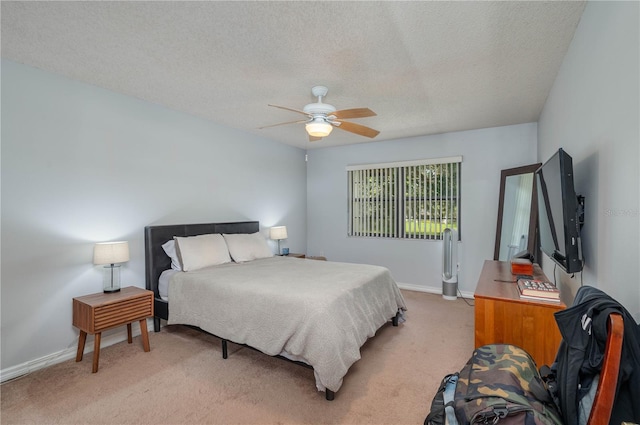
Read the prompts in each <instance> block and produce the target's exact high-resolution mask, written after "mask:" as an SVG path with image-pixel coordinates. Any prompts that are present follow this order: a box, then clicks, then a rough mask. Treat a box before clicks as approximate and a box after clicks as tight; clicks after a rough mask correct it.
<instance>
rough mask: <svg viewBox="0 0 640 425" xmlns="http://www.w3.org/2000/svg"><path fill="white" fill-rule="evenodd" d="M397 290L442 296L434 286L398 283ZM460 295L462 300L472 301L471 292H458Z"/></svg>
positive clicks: (439, 289)
mask: <svg viewBox="0 0 640 425" xmlns="http://www.w3.org/2000/svg"><path fill="white" fill-rule="evenodd" d="M398 288H400V289H405V290H407V291H415V292H427V293H429V294H439V295H441V294H442V288H441V287H435V286H422V285H415V284H413V283H398ZM460 294H461V295H462V298H467V299H473V293H472V292H467V291H464V292H463V291H460Z"/></svg>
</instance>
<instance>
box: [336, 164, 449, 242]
mask: <svg viewBox="0 0 640 425" xmlns="http://www.w3.org/2000/svg"><path fill="white" fill-rule="evenodd" d="M428 170H429V172H427V171H428ZM461 174H462V156H452V157H446V158H434V159H421V160H414V161H401V162H388V163H380V164H359V165H349V166H347V185H348V201H347V210H348V233H347V234H348V236H350V237H373V238H392V239H420V240H441V239H442V232H443V231H444V229H446V228H447V227H453V228H455V229H456V230H457V231H458V240H461V233H462V232H461V226H460V213H461V182H462V178H461ZM452 179H456V180H457V181H456V182H455V184H452ZM434 185H435V187H434ZM400 211H402V213H399V212H400ZM427 217H428V219H427ZM427 226H429V228H430V229H429V230H427Z"/></svg>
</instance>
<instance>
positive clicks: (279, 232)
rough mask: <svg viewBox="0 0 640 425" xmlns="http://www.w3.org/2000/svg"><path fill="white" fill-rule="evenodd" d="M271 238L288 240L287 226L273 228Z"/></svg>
mask: <svg viewBox="0 0 640 425" xmlns="http://www.w3.org/2000/svg"><path fill="white" fill-rule="evenodd" d="M269 237H270V238H271V239H274V240H280V239H287V226H276V227H272V228H271V230H270V231H269Z"/></svg>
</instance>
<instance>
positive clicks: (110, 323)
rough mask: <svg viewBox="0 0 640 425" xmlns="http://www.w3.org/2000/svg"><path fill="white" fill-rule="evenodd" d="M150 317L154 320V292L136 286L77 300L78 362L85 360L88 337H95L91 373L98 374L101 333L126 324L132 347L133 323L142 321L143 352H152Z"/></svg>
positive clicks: (74, 321) (75, 310)
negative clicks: (148, 328) (91, 335)
mask: <svg viewBox="0 0 640 425" xmlns="http://www.w3.org/2000/svg"><path fill="white" fill-rule="evenodd" d="M148 317H153V292H152V291H147V290H146V289H141V288H137V287H135V286H129V287H126V288H122V289H121V290H120V292H114V293H108V294H107V293H102V292H100V293H97V294H91V295H85V296H82V297H76V298H74V299H73V326H75V327H77V328H79V329H80V336H79V338H78V353H77V354H76V362H79V361H81V360H82V355H83V353H84V344H85V342H86V340H87V334H95V341H94V349H93V369H92V372H93V373H96V372H97V371H98V361H99V360H100V337H101V335H102V331H105V330H107V329H111V328H115V327H117V326H122V325H127V340H128V342H129V344H131V342H132V336H131V323H132V322H135V321H139V322H140V332H141V333H142V346H143V348H144V351H150V350H151V348H150V346H149V333H148V332H147V318H148Z"/></svg>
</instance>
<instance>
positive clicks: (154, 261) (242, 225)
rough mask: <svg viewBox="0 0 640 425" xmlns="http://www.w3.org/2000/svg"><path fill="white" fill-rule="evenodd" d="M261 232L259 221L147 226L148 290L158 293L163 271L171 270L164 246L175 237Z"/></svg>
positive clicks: (145, 248) (157, 296) (145, 243)
mask: <svg viewBox="0 0 640 425" xmlns="http://www.w3.org/2000/svg"><path fill="white" fill-rule="evenodd" d="M258 230H260V223H259V222H258V221H238V222H233V223H203V224H170V225H163V226H147V227H145V228H144V250H145V260H144V261H145V275H146V277H145V280H146V288H147V289H148V290H150V291H153V292H154V293H155V296H156V298H160V294H159V293H158V279H159V278H160V274H162V272H163V271H165V270H167V269H170V268H171V259H170V258H169V257H168V256H167V254H165V252H164V250H163V249H162V245H163V244H164V243H165V242H167V241H168V240H170V239H173V237H174V236H196V235H204V234H208V233H255V232H257V231H258Z"/></svg>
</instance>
